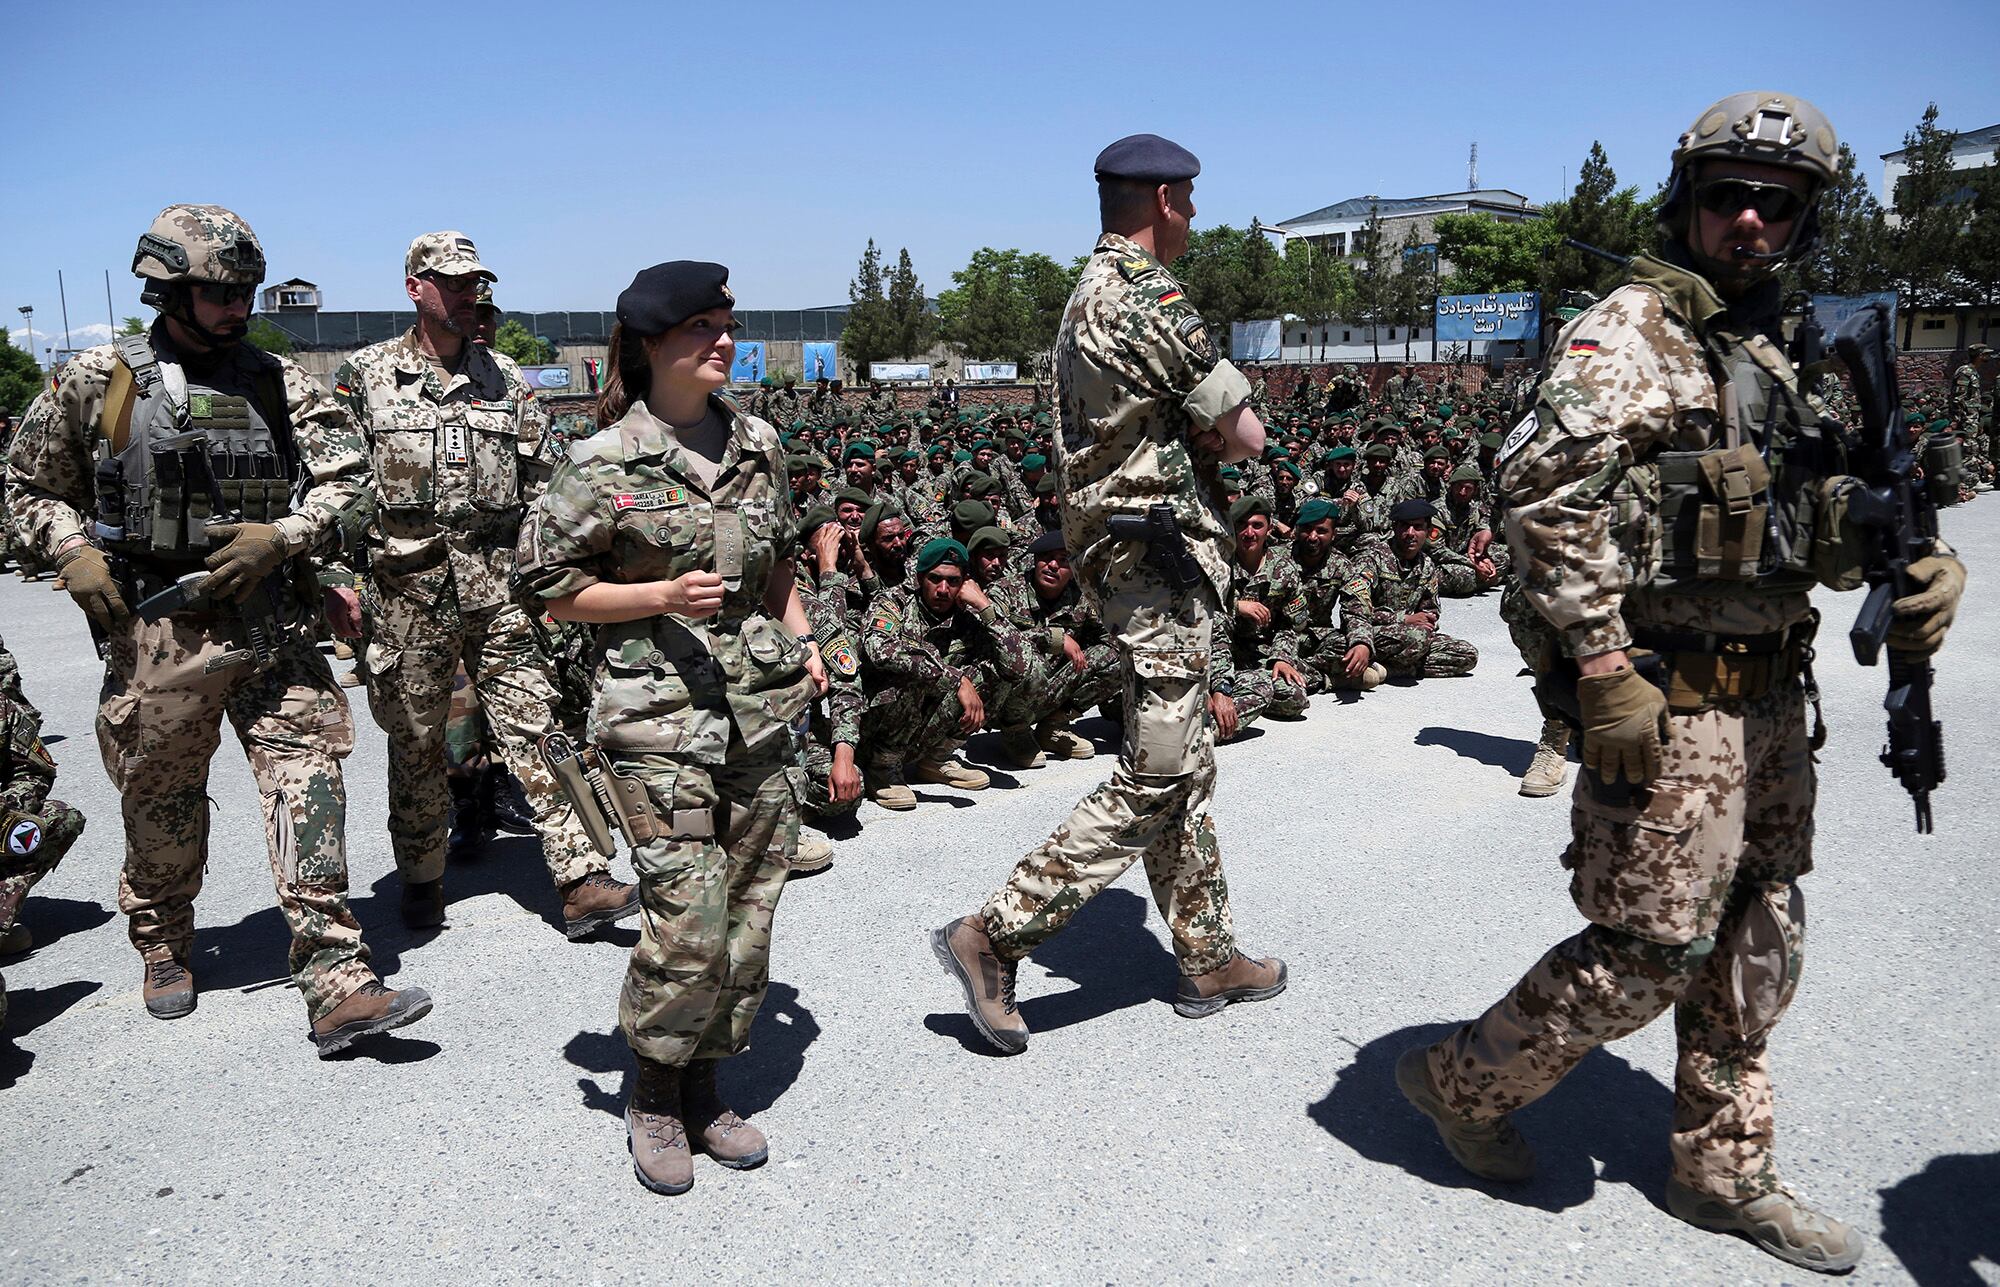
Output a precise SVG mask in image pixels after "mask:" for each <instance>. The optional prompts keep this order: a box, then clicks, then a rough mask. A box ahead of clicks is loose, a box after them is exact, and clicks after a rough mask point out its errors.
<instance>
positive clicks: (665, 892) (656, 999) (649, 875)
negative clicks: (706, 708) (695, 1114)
mask: <svg viewBox="0 0 2000 1287" xmlns="http://www.w3.org/2000/svg"><path fill="white" fill-rule="evenodd" d="M740 750H741V748H740V746H739V747H738V748H737V751H738V753H739V754H740ZM618 767H619V769H620V771H621V772H625V773H628V774H632V775H636V776H638V777H640V778H642V779H644V781H645V783H646V786H647V789H648V792H649V794H650V796H651V798H652V801H653V805H654V807H655V808H656V809H658V810H659V811H660V815H661V818H662V821H663V822H664V823H665V824H666V829H668V830H670V831H671V832H673V833H674V834H671V835H668V836H666V837H665V838H662V839H659V840H655V841H651V842H649V843H647V844H644V845H639V846H636V847H635V848H634V850H633V852H632V866H633V869H634V870H636V871H637V872H638V874H639V909H640V910H639V942H638V945H637V946H635V947H634V948H633V949H632V959H631V962H630V964H629V965H628V966H627V967H626V970H625V986H624V989H623V993H622V995H621V998H620V1002H619V1007H618V1022H619V1026H620V1027H621V1028H623V1029H624V1032H625V1040H626V1042H627V1043H629V1044H630V1045H631V1047H632V1049H633V1050H634V1051H635V1052H637V1053H638V1054H639V1055H640V1056H641V1057H643V1058H646V1059H651V1060H654V1061H656V1062H658V1063H663V1064H669V1065H672V1066H674V1067H680V1066H682V1065H684V1064H686V1063H687V1062H688V1061H689V1060H691V1059H721V1058H724V1057H726V1056H728V1055H733V1054H736V1053H737V1052H739V1051H741V1050H742V1049H743V1048H744V1047H745V1046H747V1045H748V1044H749V1041H750V1024H751V1021H752V1020H754V1019H755V1018H756V1017H757V1007H758V1006H760V1005H762V1004H763V1003H764V990H765V987H766V985H767V984H768V983H769V982H770V963H771V919H772V917H773V916H774V915H775V914H776V913H777V910H778V896H779V895H780V894H782V893H783V892H784V889H785V875H786V873H787V872H789V871H790V870H791V866H792V855H793V853H794V852H795V851H796V849H797V846H798V840H799V804H800V801H801V799H802V798H803V796H804V794H805V774H804V772H803V770H801V769H799V768H798V767H797V766H796V765H793V764H791V763H790V762H789V760H788V759H787V758H785V757H783V756H779V757H775V758H769V759H765V758H759V759H753V760H749V761H747V762H744V763H737V762H735V761H734V760H732V761H731V762H730V763H728V764H722V765H703V764H691V763H687V762H685V761H682V760H677V759H674V758H672V757H669V756H662V755H630V756H619V757H618Z"/></svg>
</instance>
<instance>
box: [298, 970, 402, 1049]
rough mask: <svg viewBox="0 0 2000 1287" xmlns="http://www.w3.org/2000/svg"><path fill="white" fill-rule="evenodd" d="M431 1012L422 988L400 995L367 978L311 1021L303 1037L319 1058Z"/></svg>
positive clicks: (378, 980) (377, 981)
mask: <svg viewBox="0 0 2000 1287" xmlns="http://www.w3.org/2000/svg"><path fill="white" fill-rule="evenodd" d="M430 1012H431V994H430V993H428V992H426V991H424V990H423V989H422V988H404V989H402V990H401V991H400V992H399V991H395V990H392V989H390V988H389V987H387V986H385V985H384V984H383V982H382V981H381V980H380V979H370V980H368V982H366V983H364V984H362V985H361V986H360V987H358V988H356V989H354V991H352V992H350V993H348V994H347V996H346V998H345V999H344V1000H342V1001H341V1003H340V1004H339V1005H337V1006H335V1007H333V1009H331V1010H329V1011H327V1012H326V1014H325V1015H324V1016H323V1017H321V1018H318V1019H315V1020H314V1021H313V1026H312V1027H311V1028H310V1029H309V1030H308V1031H307V1033H306V1035H307V1036H309V1037H311V1038H312V1042H313V1044H314V1045H315V1046H318V1047H319V1057H320V1058H321V1059H325V1058H327V1057H329V1056H331V1055H337V1054H339V1053H340V1052H341V1051H343V1050H345V1049H347V1048H348V1047H349V1046H351V1045H353V1044H354V1043H355V1042H357V1041H359V1040H360V1039H361V1038H363V1037H368V1036H373V1035H374V1034H375V1033H378V1032H387V1031H389V1029H391V1028H401V1027H404V1026H406V1025H408V1024H412V1023H415V1022H416V1021H417V1020H419V1019H421V1018H423V1017H424V1016H425V1015H427V1014H429V1013H430Z"/></svg>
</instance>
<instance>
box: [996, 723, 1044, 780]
mask: <svg viewBox="0 0 2000 1287" xmlns="http://www.w3.org/2000/svg"><path fill="white" fill-rule="evenodd" d="M1000 754H1002V755H1004V756H1006V757H1007V763H1009V764H1011V765H1013V766H1014V767H1015V768H1017V769H1039V768H1041V767H1042V765H1043V764H1044V763H1045V762H1046V761H1045V760H1044V757H1043V755H1042V744H1041V741H1040V740H1039V739H1038V738H1036V736H1035V730H1034V729H1032V728H1029V727H1028V726H1027V725H1026V724H1023V725H1021V726H1020V727H1018V728H1005V729H1001V730H1000Z"/></svg>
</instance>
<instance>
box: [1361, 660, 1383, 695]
mask: <svg viewBox="0 0 2000 1287" xmlns="http://www.w3.org/2000/svg"><path fill="white" fill-rule="evenodd" d="M1388 680H1389V668H1388V667H1387V666H1384V665H1383V664H1382V663H1381V662H1379V661H1371V662H1369V663H1368V669H1366V670H1364V671H1362V672H1361V691H1362V692H1364V693H1370V692H1373V691H1375V690H1376V689H1378V688H1380V687H1381V686H1382V685H1383V684H1385V683H1387V682H1388Z"/></svg>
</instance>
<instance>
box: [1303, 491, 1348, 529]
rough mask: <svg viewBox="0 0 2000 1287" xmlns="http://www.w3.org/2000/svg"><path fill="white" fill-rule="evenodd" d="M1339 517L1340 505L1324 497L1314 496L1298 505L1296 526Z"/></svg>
mask: <svg viewBox="0 0 2000 1287" xmlns="http://www.w3.org/2000/svg"><path fill="white" fill-rule="evenodd" d="M1339 517H1340V506H1338V505H1336V504H1334V503H1333V502H1332V501H1330V500H1327V499H1325V498H1324V497H1319V496H1315V497H1313V498H1312V499H1311V500H1309V501H1307V502H1306V503H1305V504H1303V505H1301V506H1299V516H1298V526H1300V527H1304V526H1305V525H1306V524H1308V523H1320V522H1324V521H1326V520H1327V519H1330V518H1339Z"/></svg>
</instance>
